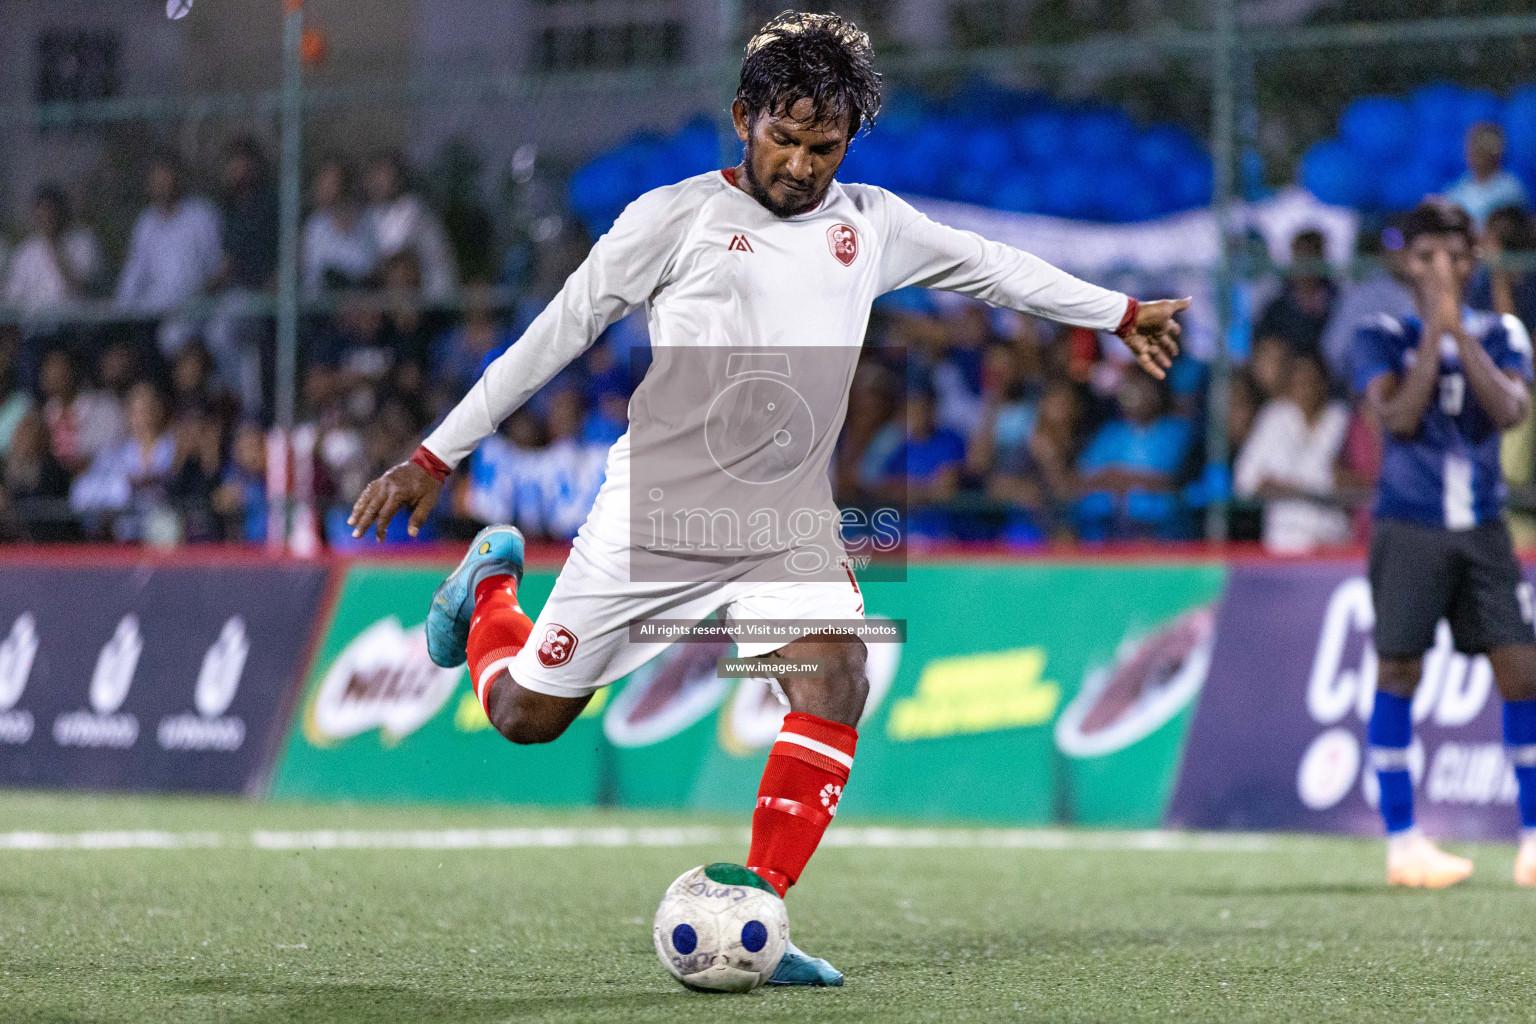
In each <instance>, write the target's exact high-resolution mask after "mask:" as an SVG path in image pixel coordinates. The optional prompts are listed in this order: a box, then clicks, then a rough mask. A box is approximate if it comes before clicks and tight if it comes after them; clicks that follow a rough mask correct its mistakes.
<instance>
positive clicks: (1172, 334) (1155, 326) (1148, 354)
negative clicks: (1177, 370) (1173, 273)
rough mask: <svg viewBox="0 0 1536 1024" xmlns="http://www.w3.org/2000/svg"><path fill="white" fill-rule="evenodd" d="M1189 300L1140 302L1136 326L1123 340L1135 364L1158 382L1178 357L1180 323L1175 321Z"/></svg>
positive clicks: (1187, 305)
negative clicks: (1139, 365) (1138, 364)
mask: <svg viewBox="0 0 1536 1024" xmlns="http://www.w3.org/2000/svg"><path fill="white" fill-rule="evenodd" d="M1189 302H1190V300H1189V299H1187V298H1185V299H1159V300H1157V301H1156V302H1143V303H1141V305H1140V306H1138V307H1137V309H1136V325H1135V326H1134V327H1132V328H1131V330H1130V332H1129V333H1127V334H1126V336H1125V344H1126V346H1127V347H1128V348H1129V349H1130V350H1131V354H1132V355H1134V356H1135V357H1136V362H1138V363H1140V364H1141V368H1142V369H1143V370H1146V371H1147V372H1148V373H1150V374H1151V375H1152V376H1154V377H1156V378H1157V379H1158V380H1162V379H1163V378H1165V377H1167V376H1168V368H1169V367H1170V366H1172V365H1173V359H1174V357H1175V356H1177V355H1178V354H1179V333H1180V331H1181V328H1180V327H1179V322H1178V321H1177V320H1175V319H1174V317H1175V316H1177V315H1178V314H1179V313H1182V312H1184V311H1185V310H1186V309H1188V308H1189Z"/></svg>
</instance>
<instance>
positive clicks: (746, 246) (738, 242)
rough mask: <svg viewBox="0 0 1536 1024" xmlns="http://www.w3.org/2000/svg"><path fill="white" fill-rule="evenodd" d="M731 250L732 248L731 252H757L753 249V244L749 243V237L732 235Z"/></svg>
mask: <svg viewBox="0 0 1536 1024" xmlns="http://www.w3.org/2000/svg"><path fill="white" fill-rule="evenodd" d="M729 248H730V251H731V252H756V251H757V250H756V249H753V248H752V243H751V242H749V241H747V236H746V235H732V236H731V244H730V247H729Z"/></svg>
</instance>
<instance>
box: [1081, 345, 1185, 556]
mask: <svg viewBox="0 0 1536 1024" xmlns="http://www.w3.org/2000/svg"><path fill="white" fill-rule="evenodd" d="M1116 399H1117V401H1118V403H1119V406H1120V415H1119V417H1117V418H1115V419H1112V420H1110V421H1109V422H1108V423H1106V424H1104V426H1102V427H1100V428H1099V431H1098V433H1097V434H1095V435H1094V437H1093V440H1092V441H1090V442H1089V443H1088V448H1087V450H1086V451H1084V452H1083V454H1082V455H1081V456H1080V457H1079V458H1078V460H1077V474H1078V480H1079V488H1078V490H1079V494H1080V495H1081V497H1080V498H1079V500H1078V503H1077V508H1076V510H1075V512H1076V516H1075V518H1076V519H1077V524H1078V529H1079V531H1080V533H1081V536H1082V538H1083V539H1084V540H1127V539H1135V538H1151V537H1156V538H1159V539H1171V538H1175V537H1177V536H1178V534H1179V527H1180V525H1181V524H1180V523H1179V516H1178V506H1177V503H1176V502H1175V500H1174V484H1175V482H1176V477H1177V474H1178V472H1179V469H1180V468H1181V467H1182V466H1183V465H1184V460H1185V457H1186V456H1187V455H1188V454H1189V445H1190V441H1191V437H1192V431H1191V428H1190V424H1189V421H1188V420H1185V419H1181V418H1179V417H1177V416H1171V415H1169V414H1168V413H1167V408H1168V402H1167V397H1166V395H1165V393H1164V390H1163V388H1162V386H1161V385H1160V384H1159V383H1158V382H1157V381H1155V380H1153V379H1152V378H1151V377H1150V376H1149V375H1148V374H1147V373H1145V372H1144V371H1143V370H1141V369H1140V368H1139V367H1135V366H1132V367H1130V368H1129V369H1127V370H1126V372H1125V376H1124V377H1123V378H1122V379H1121V382H1120V389H1119V391H1118V392H1117V394H1116Z"/></svg>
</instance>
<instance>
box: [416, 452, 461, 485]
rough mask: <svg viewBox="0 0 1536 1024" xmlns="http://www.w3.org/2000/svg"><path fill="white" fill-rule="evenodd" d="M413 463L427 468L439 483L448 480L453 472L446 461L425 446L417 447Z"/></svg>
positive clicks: (429, 473) (428, 472)
mask: <svg viewBox="0 0 1536 1024" xmlns="http://www.w3.org/2000/svg"><path fill="white" fill-rule="evenodd" d="M411 464H412V465H414V466H420V467H421V468H422V469H424V470H426V471H427V474H428V475H429V476H431V477H432V479H434V480H436V481H437V482H438V483H442V482H443V481H444V480H447V479H448V474H449V473H451V472H453V471H452V470H450V469H449V468H448V464H447V463H446V462H444V461H443V460H442V459H440V458H438V457H437V456H436V455H433V454H432V453H431V452H429V451H427V449H426V447H425V446H422V447H420V448H417V449H416V454H415V455H412V456H411Z"/></svg>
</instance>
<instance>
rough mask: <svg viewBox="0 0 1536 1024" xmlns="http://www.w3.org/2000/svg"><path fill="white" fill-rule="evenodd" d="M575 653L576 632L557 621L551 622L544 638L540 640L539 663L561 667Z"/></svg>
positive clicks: (550, 666) (549, 666)
mask: <svg viewBox="0 0 1536 1024" xmlns="http://www.w3.org/2000/svg"><path fill="white" fill-rule="evenodd" d="M575 653H576V634H575V633H572V632H571V631H570V630H568V629H566V628H565V627H564V626H562V625H560V624H559V623H557V622H552V623H550V625H549V628H548V629H546V630H544V639H542V640H540V641H539V664H541V665H543V666H544V667H545V668H559V667H560V666H561V665H564V664H565V663H566V662H568V661H570V660H571V655H573V654H575Z"/></svg>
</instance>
